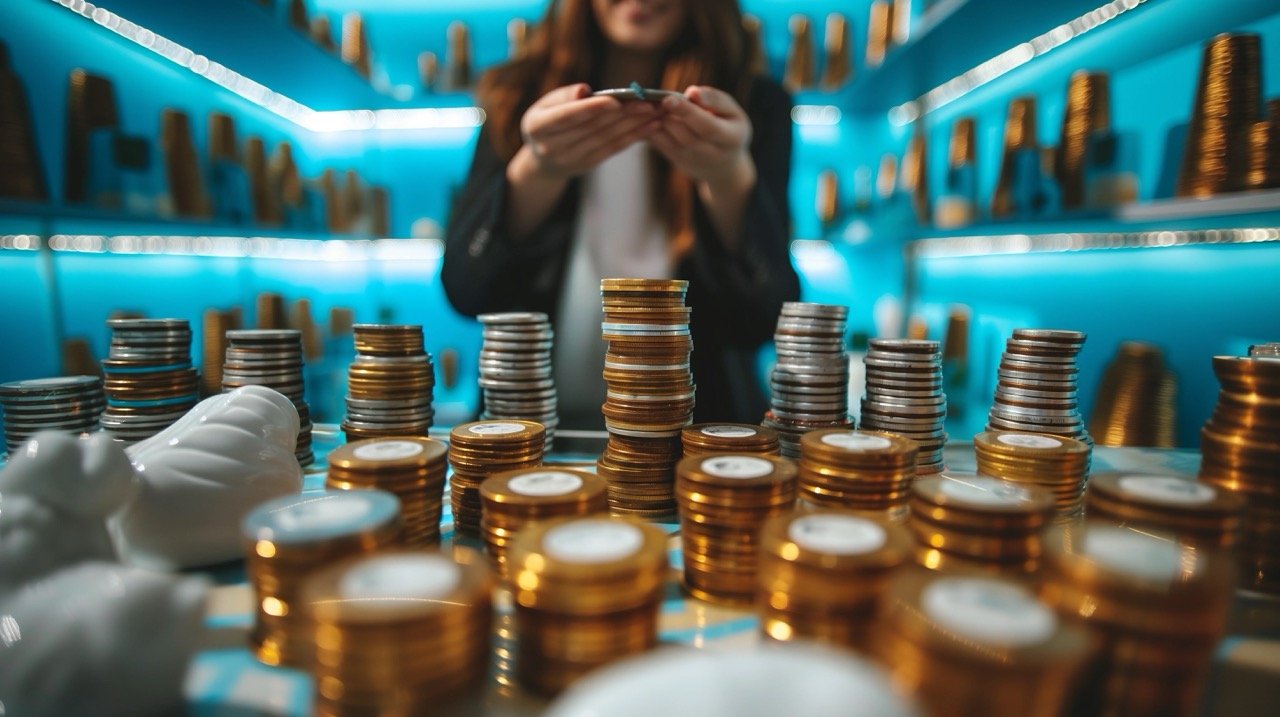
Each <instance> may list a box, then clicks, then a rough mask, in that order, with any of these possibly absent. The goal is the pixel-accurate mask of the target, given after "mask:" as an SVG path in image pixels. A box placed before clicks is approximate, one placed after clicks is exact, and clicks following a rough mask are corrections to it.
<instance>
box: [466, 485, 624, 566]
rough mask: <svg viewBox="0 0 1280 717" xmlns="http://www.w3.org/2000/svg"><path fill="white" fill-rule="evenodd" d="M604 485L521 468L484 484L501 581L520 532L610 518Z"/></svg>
mask: <svg viewBox="0 0 1280 717" xmlns="http://www.w3.org/2000/svg"><path fill="white" fill-rule="evenodd" d="M605 485H606V484H605V482H604V479H603V478H601V477H600V476H598V475H595V474H593V473H588V472H586V471H577V470H569V469H565V468H521V469H519V470H514V471H507V472H505V473H498V474H497V475H493V476H490V477H489V478H487V479H485V481H484V482H483V483H481V484H480V498H481V500H483V501H484V513H483V515H481V517H480V530H481V532H482V533H483V534H484V543H485V548H486V549H487V550H488V553H489V559H490V561H491V562H492V563H493V567H494V570H495V571H496V572H497V573H498V576H499V577H501V578H503V579H506V578H507V577H508V575H509V572H508V569H507V568H508V561H507V556H508V553H509V551H510V549H511V545H512V544H513V543H514V542H515V539H516V537H517V536H518V535H519V534H520V531H521V530H523V529H524V528H526V527H528V526H529V524H530V523H533V522H534V521H537V520H549V519H551V518H563V517H568V516H583V515H594V514H604V513H608V512H609V501H608V499H606V497H605Z"/></svg>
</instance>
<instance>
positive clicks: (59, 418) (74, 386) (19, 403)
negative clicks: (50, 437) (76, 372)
mask: <svg viewBox="0 0 1280 717" xmlns="http://www.w3.org/2000/svg"><path fill="white" fill-rule="evenodd" d="M105 405H106V399H105V398H104V397H103V395H102V379H100V378H98V377H97V376H61V377H57V378H33V379H28V380H26V381H11V382H9V383H5V384H0V406H2V407H3V408H4V441H5V447H6V449H7V450H8V451H9V452H10V453H12V452H13V451H14V450H16V449H17V448H18V446H21V445H22V444H23V443H25V442H26V441H27V439H28V438H30V437H32V436H33V435H35V434H36V433H38V432H39V431H44V430H55V431H66V432H68V433H73V434H80V433H91V432H93V431H96V430H98V416H99V415H100V414H101V413H102V409H103V407H104V406H105Z"/></svg>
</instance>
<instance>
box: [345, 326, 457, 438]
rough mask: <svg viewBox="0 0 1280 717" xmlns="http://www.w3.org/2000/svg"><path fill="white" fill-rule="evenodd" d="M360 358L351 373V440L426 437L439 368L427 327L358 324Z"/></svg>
mask: <svg viewBox="0 0 1280 717" xmlns="http://www.w3.org/2000/svg"><path fill="white" fill-rule="evenodd" d="M353 330H354V332H355V343H356V360H355V361H353V362H352V363H351V366H350V367H348V369H347V419H346V420H345V421H343V422H342V432H343V433H345V434H346V436H347V440H349V441H355V440H359V439H362V438H383V437H391V436H426V435H427V430H428V429H430V428H431V420H432V418H434V417H435V410H433V409H432V408H431V400H432V391H433V390H434V389H435V385H436V379H435V369H434V367H433V366H432V364H431V355H430V354H428V353H427V351H426V349H425V348H424V344H423V340H422V327H421V326H403V325H393V324H356V325H355V326H354V327H353Z"/></svg>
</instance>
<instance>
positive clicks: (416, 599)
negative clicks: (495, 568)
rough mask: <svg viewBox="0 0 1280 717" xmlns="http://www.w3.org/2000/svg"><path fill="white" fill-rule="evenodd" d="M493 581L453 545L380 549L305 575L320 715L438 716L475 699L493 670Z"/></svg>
mask: <svg viewBox="0 0 1280 717" xmlns="http://www.w3.org/2000/svg"><path fill="white" fill-rule="evenodd" d="M491 591H492V582H491V580H490V578H489V569H488V567H487V566H486V565H485V564H484V559H483V558H482V557H481V556H479V555H477V554H475V553H474V552H472V551H469V550H455V551H454V559H453V560H450V559H449V558H447V557H445V556H444V555H441V554H440V553H438V552H434V551H405V552H394V553H380V554H377V555H369V556H361V557H357V558H351V559H348V560H345V561H343V562H341V563H338V564H337V565H334V566H333V567H330V568H327V569H325V570H323V571H322V572H319V573H316V574H315V575H313V576H312V577H311V578H309V579H308V580H307V581H306V583H305V584H304V586H303V590H302V599H303V602H304V605H305V607H307V608H308V609H309V613H310V615H311V617H312V619H313V620H314V630H315V634H316V635H317V636H318V637H319V638H320V639H317V640H316V656H315V661H314V663H313V666H312V677H314V680H315V714H316V715H317V717H349V716H355V715H418V714H440V713H441V710H442V709H447V708H450V707H451V706H454V705H458V704H459V703H460V702H465V705H466V706H474V703H472V702H470V700H472V699H477V700H478V697H479V694H480V692H481V691H482V690H483V688H484V679H485V676H486V674H487V673H488V670H489V637H490V629H491V625H492V612H493V604H492V602H491V597H490V595H491Z"/></svg>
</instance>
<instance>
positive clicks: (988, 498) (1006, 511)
mask: <svg viewBox="0 0 1280 717" xmlns="http://www.w3.org/2000/svg"><path fill="white" fill-rule="evenodd" d="M910 505H911V519H910V521H909V522H908V526H909V528H910V530H911V533H912V534H913V535H914V536H915V539H916V542H917V545H918V548H917V550H916V561H917V562H918V563H920V564H921V565H923V566H924V567H926V568H929V569H931V570H941V571H944V572H951V571H953V570H959V569H972V570H975V571H982V572H990V573H997V574H1003V575H1008V576H1010V577H1016V576H1025V575H1027V574H1029V573H1033V572H1035V571H1036V570H1038V569H1039V568H1040V560H1041V555H1042V553H1043V545H1042V544H1041V534H1042V533H1043V531H1044V529H1045V526H1047V525H1049V523H1050V521H1051V520H1052V519H1053V511H1054V503H1053V496H1052V495H1050V493H1049V492H1048V491H1047V490H1044V489H1043V488H1039V487H1037V486H1032V485H1017V484H1014V483H1010V482H1008V481H1003V480H999V479H996V478H991V477H988V476H980V475H974V474H962V473H943V474H941V475H938V476H931V477H929V478H921V479H920V480H918V481H916V483H915V485H914V486H912V488H911V504H910Z"/></svg>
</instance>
